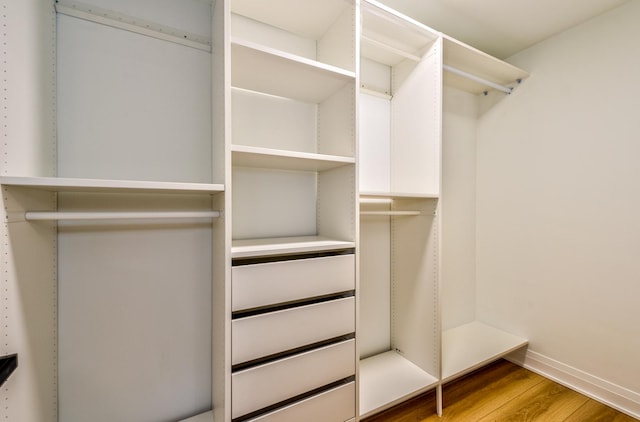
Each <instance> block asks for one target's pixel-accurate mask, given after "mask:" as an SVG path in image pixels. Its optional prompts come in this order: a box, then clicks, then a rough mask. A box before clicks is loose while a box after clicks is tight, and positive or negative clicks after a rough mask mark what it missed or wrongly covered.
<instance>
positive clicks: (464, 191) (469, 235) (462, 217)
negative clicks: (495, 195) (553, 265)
mask: <svg viewBox="0 0 640 422" xmlns="http://www.w3.org/2000/svg"><path fill="white" fill-rule="evenodd" d="M443 93H444V95H443V113H442V179H443V180H442V292H441V295H442V296H441V297H442V326H443V329H444V330H448V329H450V328H454V327H457V326H459V325H463V324H466V323H469V322H472V321H473V320H474V319H475V317H476V313H475V310H476V306H475V302H476V263H475V261H476V247H475V246H476V244H475V233H476V228H475V225H476V206H475V205H476V142H477V141H476V124H477V118H478V97H477V96H475V95H473V94H469V93H467V92H464V91H460V90H458V89H454V88H448V87H447V88H445V89H444V91H443Z"/></svg>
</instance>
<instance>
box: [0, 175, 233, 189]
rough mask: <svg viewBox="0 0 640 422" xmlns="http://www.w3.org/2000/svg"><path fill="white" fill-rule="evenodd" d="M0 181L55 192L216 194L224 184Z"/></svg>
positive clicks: (0, 178) (55, 179) (42, 179)
mask: <svg viewBox="0 0 640 422" xmlns="http://www.w3.org/2000/svg"><path fill="white" fill-rule="evenodd" d="M0 184H2V185H4V186H19V187H25V188H34V189H40V190H49V191H54V192H121V193H125V192H138V193H218V192H224V185H221V184H211V183H180V182H150V181H141V180H109V179H80V178H66V177H11V176H0Z"/></svg>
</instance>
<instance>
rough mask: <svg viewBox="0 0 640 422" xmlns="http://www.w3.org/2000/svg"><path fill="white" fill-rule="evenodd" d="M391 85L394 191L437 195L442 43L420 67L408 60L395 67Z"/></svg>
mask: <svg viewBox="0 0 640 422" xmlns="http://www.w3.org/2000/svg"><path fill="white" fill-rule="evenodd" d="M392 83H393V99H392V101H391V114H392V118H391V138H392V139H393V142H392V144H391V163H392V164H391V172H392V173H391V189H392V191H395V192H413V193H416V194H438V193H439V190H440V141H439V139H440V133H441V129H440V128H441V124H442V123H441V120H442V119H441V116H442V111H441V103H442V94H441V90H442V40H441V39H438V40H437V41H435V42H434V43H433V45H432V46H431V47H430V48H429V49H428V51H427V52H426V53H425V54H424V56H423V58H422V60H421V61H420V62H419V63H417V64H415V63H413V62H411V61H409V60H405V61H404V62H402V63H400V64H398V65H397V66H395V67H394V68H393V75H392ZM415 122H420V124H419V125H416V123H415Z"/></svg>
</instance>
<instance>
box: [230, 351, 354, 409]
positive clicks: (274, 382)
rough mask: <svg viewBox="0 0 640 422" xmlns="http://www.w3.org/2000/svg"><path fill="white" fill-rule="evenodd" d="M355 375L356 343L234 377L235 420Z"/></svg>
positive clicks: (308, 353)
mask: <svg viewBox="0 0 640 422" xmlns="http://www.w3.org/2000/svg"><path fill="white" fill-rule="evenodd" d="M354 372H355V340H348V341H344V342H341V343H337V344H334V345H331V346H327V347H323V348H321V349H316V350H314V351H311V352H307V353H302V354H300V355H296V356H292V357H289V358H286V359H282V360H279V361H275V362H271V363H268V364H265V365H261V366H258V367H255V368H251V369H247V370H245V371H240V372H236V373H234V374H233V375H232V377H231V378H232V380H231V386H232V394H231V414H232V417H233V418H237V417H239V416H243V415H246V414H248V413H251V412H254V411H256V410H259V409H263V408H265V407H266V406H269V405H272V404H275V403H279V402H281V401H283V400H286V399H288V398H291V397H295V396H296V395H298V394H302V393H305V392H307V391H311V390H313V389H315V388H319V387H322V386H324V385H327V384H330V383H331V382H334V381H338V380H340V379H343V378H346V377H349V376H351V375H353V374H354Z"/></svg>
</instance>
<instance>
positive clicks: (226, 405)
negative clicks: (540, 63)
mask: <svg viewBox="0 0 640 422" xmlns="http://www.w3.org/2000/svg"><path fill="white" fill-rule="evenodd" d="M0 5H1V6H2V8H3V14H2V15H1V16H0V19H3V20H4V21H3V23H6V24H7V25H6V27H7V28H8V29H7V34H4V35H3V37H5V38H4V39H3V43H1V44H0V49H1V51H2V53H4V54H3V55H5V56H6V57H7V59H6V60H5V61H3V63H2V66H3V67H2V70H3V71H4V73H5V74H6V78H7V82H8V86H9V87H10V89H8V90H6V91H5V94H4V95H3V96H2V99H1V101H2V104H3V107H4V110H5V112H4V117H2V118H3V119H4V120H3V136H4V138H5V141H3V142H2V143H0V153H1V154H2V157H3V160H2V167H1V168H0V184H1V186H2V193H3V205H4V206H3V209H2V218H3V219H4V222H3V226H2V233H0V234H1V235H2V239H3V241H2V243H1V248H2V249H1V250H0V254H1V256H2V257H3V258H2V259H3V269H5V270H4V273H3V275H2V279H1V280H0V282H1V283H2V284H3V291H4V293H3V294H4V295H5V296H3V297H4V299H5V301H6V306H5V304H3V307H2V308H3V311H2V312H4V313H3V314H2V315H3V318H4V320H6V321H8V322H7V323H6V324H5V331H6V335H5V339H4V340H5V341H3V345H2V346H0V351H1V352H2V353H0V355H9V354H12V353H17V354H18V355H19V362H20V366H19V368H18V369H17V370H16V372H15V373H14V374H13V375H12V377H11V378H10V379H9V380H8V381H7V382H6V383H5V385H3V388H2V390H1V391H0V400H1V401H2V402H3V406H4V409H3V412H4V413H3V414H2V415H3V416H6V419H8V420H10V421H14V420H15V421H18V420H19V421H21V422H23V421H24V422H36V421H37V422H55V421H57V420H58V419H60V420H65V421H74V420H92V421H97V422H99V421H101V420H168V419H171V420H180V419H182V420H185V421H189V422H204V421H208V422H213V421H218V422H222V421H224V422H230V421H237V422H239V421H243V422H244V421H252V422H257V421H260V422H276V421H277V422H282V421H298V420H314V419H313V418H316V419H315V420H317V421H319V422H320V421H321V422H327V421H331V422H333V421H340V422H342V421H350V422H353V421H356V420H359V419H360V418H363V417H366V416H369V415H372V414H374V413H377V412H379V411H381V410H383V409H386V408H388V407H390V406H392V405H394V404H397V403H399V402H401V401H403V400H406V399H408V398H410V397H413V396H416V395H418V394H420V393H422V392H424V391H427V390H430V389H436V390H437V391H438V405H439V406H441V404H442V394H441V392H442V390H441V387H442V385H443V384H444V383H446V382H448V381H450V380H452V379H455V378H457V377H459V376H461V375H463V374H465V373H468V372H469V371H471V370H473V369H475V368H477V367H479V366H481V365H484V364H486V363H488V362H490V361H492V360H494V359H497V358H498V357H501V356H504V355H505V354H507V353H509V352H511V351H513V350H515V349H518V348H520V347H523V346H524V345H526V344H527V341H526V340H525V339H523V338H520V337H518V336H514V335H512V334H510V333H506V332H504V331H501V330H498V329H496V328H494V327H490V326H488V325H486V324H483V323H482V321H477V320H476V319H475V312H474V306H475V303H474V296H473V292H474V291H475V273H474V271H475V267H474V264H473V262H472V261H473V259H472V257H471V255H470V252H469V251H472V250H473V248H472V247H471V248H466V247H467V246H470V245H473V242H474V236H473V231H472V230H468V229H469V226H467V225H465V224H466V222H468V221H470V219H471V220H472V218H471V217H473V216H472V215H470V214H469V213H472V212H473V211H472V209H471V211H469V210H468V209H467V208H465V204H468V203H470V202H469V200H471V202H473V201H472V199H473V198H472V197H471V196H472V195H473V189H472V188H469V187H470V186H473V182H474V180H473V178H474V177H475V175H474V174H473V173H474V172H473V171H472V170H469V168H468V167H465V166H464V165H462V164H461V163H459V162H457V161H456V160H458V158H456V157H459V155H456V154H457V152H458V150H456V149H455V148H458V147H459V146H460V145H461V144H464V146H463V147H462V148H467V149H465V150H464V153H465V154H467V153H469V154H470V155H464V156H465V157H469V156H473V153H472V150H473V148H472V145H473V144H472V142H474V141H473V137H474V135H473V133H474V130H475V126H474V124H475V123H474V122H475V118H476V116H477V110H478V103H479V99H481V98H483V97H484V95H486V93H487V92H489V91H491V94H490V95H492V96H493V95H494V93H493V92H494V91H496V92H502V93H500V94H499V95H507V94H509V93H510V92H511V91H512V90H513V89H514V87H516V86H517V84H518V82H519V81H520V80H522V79H524V78H526V77H527V74H526V72H523V71H522V70H520V69H517V68H515V67H513V66H511V65H509V64H506V63H504V62H502V61H500V60H497V59H495V58H493V57H491V56H488V55H486V54H484V53H482V52H480V51H478V50H476V49H474V48H471V47H469V46H467V45H465V44H463V43H460V42H458V41H457V40H455V39H452V38H450V37H448V36H446V35H443V34H441V33H439V32H437V31H434V30H432V29H431V28H428V27H426V26H424V25H422V24H420V23H419V22H417V21H415V20H412V19H410V18H408V17H406V16H403V15H401V14H399V13H398V12H396V11H394V10H393V9H391V8H389V7H386V6H384V5H382V4H380V3H378V2H376V1H375V0H360V1H351V0H310V1H300V0H271V1H269V2H265V1H262V0H221V1H213V2H209V1H202V0H163V1H162V6H161V7H160V6H158V7H156V5H155V4H154V5H151V4H150V2H149V1H148V0H126V1H125V0H84V1H83V2H76V1H73V0H61V1H59V2H54V1H53V0H52V1H46V2H42V1H41V0H23V1H20V2H15V1H12V0H0ZM34 28H38V31H35V30H34ZM4 41H6V42H4ZM496 98H497V97H496ZM443 101H444V106H443ZM456 107H458V108H460V110H456ZM470 110H471V111H470ZM452 128H453V129H452ZM470 151H471V152H470ZM460 157H461V156H460ZM469 162H470V161H469ZM466 163H467V162H464V164H466ZM460 186H462V187H463V189H459V188H460ZM471 254H472V253H471ZM452 262H454V263H455V262H457V263H459V265H458V267H464V268H466V269H467V270H468V271H466V273H465V274H462V273H460V272H455V271H452V268H458V267H455V266H452V264H451V263H452ZM301 281H303V282H301ZM460 292H464V293H462V294H461V293H460ZM310 327H313V329H308V328H310ZM185 356H187V357H188V358H186V359H185ZM96 362H99V363H100V364H96ZM274 380H275V381H274ZM283 380H284V381H283ZM281 381H282V382H281ZM285 381H286V382H285ZM439 410H441V409H439ZM202 412H204V413H202ZM194 415H195V416H194ZM185 418H186V419H185Z"/></svg>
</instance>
